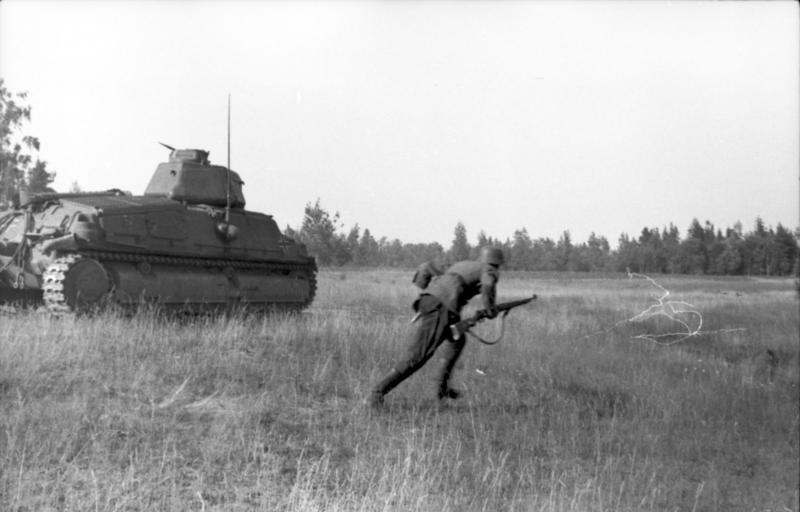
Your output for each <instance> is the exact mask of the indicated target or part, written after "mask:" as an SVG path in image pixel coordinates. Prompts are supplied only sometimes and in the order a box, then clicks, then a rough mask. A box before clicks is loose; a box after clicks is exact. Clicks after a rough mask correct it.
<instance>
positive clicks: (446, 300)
mask: <svg viewBox="0 0 800 512" xmlns="http://www.w3.org/2000/svg"><path fill="white" fill-rule="evenodd" d="M503 261H504V258H503V252H502V251H501V250H500V249H498V248H496V247H484V248H483V249H482V250H481V256H480V259H479V261H459V262H457V263H454V264H453V265H452V266H450V268H448V269H447V271H446V272H445V273H444V274H442V275H441V276H439V277H437V278H436V279H433V280H432V281H430V283H429V284H428V283H426V285H427V286H426V288H424V289H423V291H422V294H421V295H420V297H419V298H418V299H417V300H416V301H415V302H414V309H415V310H416V311H417V313H418V315H419V318H418V320H417V321H418V322H419V324H418V327H417V330H416V333H415V335H414V338H413V339H412V341H411V344H410V346H409V347H408V350H407V353H406V356H405V357H404V358H403V359H402V360H401V361H400V362H398V363H397V364H396V365H395V366H394V367H393V368H392V369H391V370H390V371H389V373H388V374H386V376H385V377H384V378H383V379H382V380H381V381H380V382H379V383H378V384H377V385H376V386H375V387H374V388H373V389H372V392H371V393H370V396H369V399H368V403H369V405H370V406H371V407H372V408H374V409H379V408H380V407H381V406H382V405H383V397H384V396H385V395H386V394H387V393H388V392H389V391H391V390H392V389H394V388H395V387H396V386H397V385H398V384H400V383H401V382H403V381H404V380H405V379H407V378H408V377H410V376H411V375H412V374H413V373H414V372H416V371H417V370H419V369H420V368H422V366H424V365H425V363H426V362H428V360H429V359H430V358H431V357H432V356H433V353H434V352H435V351H436V349H437V348H439V346H440V345H442V344H444V347H443V348H442V350H441V351H440V352H441V356H440V359H441V367H440V369H439V373H438V378H437V380H438V389H437V396H438V398H439V399H440V400H442V399H445V398H449V399H456V398H458V396H459V394H460V393H459V391H457V390H455V389H453V388H451V387H450V385H449V382H450V374H451V373H452V371H453V368H454V367H455V365H456V362H457V361H458V358H459V356H460V355H461V352H462V351H463V350H464V345H465V344H466V336H462V337H461V338H459V339H458V340H454V339H453V336H452V333H451V332H450V328H449V327H450V326H451V325H452V324H454V323H456V322H458V321H459V320H461V309H462V308H463V307H464V306H465V305H466V304H467V302H469V300H470V299H471V298H472V297H474V296H476V295H478V294H480V295H481V298H482V301H483V307H484V309H485V310H486V312H487V316H488V318H494V317H495V316H497V310H496V308H495V292H496V285H497V280H498V279H499V268H500V266H501V265H502V264H503Z"/></svg>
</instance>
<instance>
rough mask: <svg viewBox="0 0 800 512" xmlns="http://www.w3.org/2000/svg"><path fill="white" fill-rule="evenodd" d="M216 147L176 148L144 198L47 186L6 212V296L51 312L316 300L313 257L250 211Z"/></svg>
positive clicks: (2, 237)
mask: <svg viewBox="0 0 800 512" xmlns="http://www.w3.org/2000/svg"><path fill="white" fill-rule="evenodd" d="M207 157H208V153H207V152H205V151H202V150H175V151H172V154H171V155H170V161H169V162H166V163H162V164H160V165H159V166H158V168H157V170H156V173H155V175H154V176H153V179H152V180H151V182H150V185H149V186H148V188H147V190H146V191H145V194H144V195H142V196H133V195H130V194H126V193H123V192H121V191H119V190H111V191H107V192H96V193H82V194H43V195H39V196H36V197H33V198H31V199H30V200H23V201H22V204H21V205H20V206H19V207H18V208H15V209H12V210H6V211H3V212H0V301H4V302H28V303H38V302H41V303H43V304H44V305H45V306H46V307H47V308H48V309H50V310H51V311H53V312H54V313H65V312H80V311H84V310H90V309H94V308H97V307H102V306H105V305H107V304H116V305H119V306H123V307H136V306H139V305H142V304H157V305H159V307H161V308H164V309H166V310H170V311H186V312H204V311H217V310H229V309H232V308H234V309H236V308H246V309H256V310H261V309H273V308H280V309H290V310H299V309H302V308H304V307H306V306H308V305H309V304H310V303H311V302H312V301H313V299H314V295H315V292H316V272H317V267H316V263H315V261H314V259H313V257H310V256H309V255H308V254H307V252H306V250H305V247H304V246H303V245H302V244H299V243H297V242H295V241H294V240H292V239H290V238H288V237H286V236H284V235H283V234H282V233H281V232H280V230H279V228H278V226H277V224H276V223H275V221H274V220H273V218H272V217H271V216H269V215H266V214H263V213H258V212H252V211H248V210H245V209H244V204H245V202H244V196H243V195H242V184H243V182H242V181H241V179H240V178H239V176H238V174H236V173H235V172H233V171H230V170H229V169H227V168H225V167H221V166H214V165H210V164H209V163H208V159H207Z"/></svg>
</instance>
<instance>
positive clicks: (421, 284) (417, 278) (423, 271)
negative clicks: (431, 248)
mask: <svg viewBox="0 0 800 512" xmlns="http://www.w3.org/2000/svg"><path fill="white" fill-rule="evenodd" d="M443 273H444V265H437V264H436V263H434V262H433V261H426V262H425V263H423V264H422V265H420V266H419V267H417V271H416V272H414V277H412V278H411V282H412V283H414V286H416V287H417V288H419V289H420V290H424V289H425V288H427V287H428V285H429V284H430V282H431V280H432V279H433V278H434V277H438V276H440V275H442V274H443Z"/></svg>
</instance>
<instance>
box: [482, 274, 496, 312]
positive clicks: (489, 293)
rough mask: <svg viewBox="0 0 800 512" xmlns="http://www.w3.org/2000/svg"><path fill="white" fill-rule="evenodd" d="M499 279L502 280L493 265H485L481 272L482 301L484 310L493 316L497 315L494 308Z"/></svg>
mask: <svg viewBox="0 0 800 512" xmlns="http://www.w3.org/2000/svg"><path fill="white" fill-rule="evenodd" d="M498 279H500V273H499V272H498V270H497V269H496V268H495V267H493V266H491V265H487V264H484V265H483V269H482V272H481V300H482V301H483V307H484V309H486V311H488V312H491V313H492V315H493V316H494V315H495V314H496V312H495V311H494V308H495V304H496V302H495V298H496V296H497V281H498Z"/></svg>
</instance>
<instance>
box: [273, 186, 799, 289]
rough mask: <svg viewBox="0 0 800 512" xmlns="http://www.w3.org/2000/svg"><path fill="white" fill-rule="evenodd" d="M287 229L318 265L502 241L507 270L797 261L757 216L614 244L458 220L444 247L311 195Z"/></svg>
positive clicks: (467, 255)
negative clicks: (504, 233) (473, 228)
mask: <svg viewBox="0 0 800 512" xmlns="http://www.w3.org/2000/svg"><path fill="white" fill-rule="evenodd" d="M797 231H800V230H797ZM286 234H287V236H289V237H291V238H294V239H295V240H298V241H299V242H302V243H303V244H305V245H306V247H307V248H308V250H309V252H310V253H311V254H313V255H314V256H315V257H316V259H317V263H318V264H319V265H320V266H323V267H340V266H359V267H403V268H412V267H416V266H417V265H419V264H420V263H422V262H424V261H429V260H434V259H438V260H439V261H449V262H453V261H459V260H463V259H473V258H476V257H477V254H478V250H479V249H480V247H482V246H484V245H496V246H499V247H501V248H502V249H503V251H504V252H505V255H506V265H505V268H507V269H510V270H541V271H573V272H598V271H600V272H603V271H605V272H614V271H617V272H623V271H626V270H630V271H631V272H640V273H662V274H712V275H762V276H787V275H792V274H794V275H798V265H800V263H798V261H799V260H800V249H799V248H798V238H800V232H792V231H791V230H789V229H787V228H786V227H784V226H782V225H781V224H778V225H777V226H776V227H775V228H772V227H771V226H770V227H767V226H765V224H764V222H763V221H762V220H761V218H756V219H755V222H754V226H753V229H752V231H747V232H746V231H744V229H743V228H742V225H741V223H739V222H737V223H736V224H735V225H734V226H733V227H732V228H726V229H725V230H724V231H723V230H722V229H719V228H716V227H715V226H714V225H712V224H711V223H710V222H708V221H706V222H705V223H704V224H701V223H700V222H699V221H698V220H697V219H694V220H693V221H692V223H691V225H690V226H689V228H688V230H687V232H686V236H685V237H681V235H680V231H679V230H678V228H677V227H676V226H674V225H673V224H670V225H669V226H667V227H664V228H662V229H659V228H643V229H642V231H641V233H639V235H638V236H636V237H632V236H629V235H628V234H625V233H623V234H622V235H621V236H620V237H619V240H618V243H617V247H616V248H615V249H612V248H611V245H610V244H609V242H608V240H607V239H606V238H605V237H603V236H597V235H595V234H594V233H592V234H591V235H589V239H588V240H587V241H586V242H582V243H578V242H576V241H574V240H572V238H571V237H570V234H569V231H564V232H563V233H562V235H561V237H560V238H559V239H558V240H552V239H550V238H532V237H531V235H530V234H529V233H528V231H527V229H525V228H521V229H519V230H517V231H515V232H514V236H513V237H512V238H510V239H506V240H499V239H496V238H492V237H491V236H488V235H487V234H486V233H484V232H483V231H481V232H480V233H478V236H477V244H476V245H471V244H470V243H469V241H468V237H467V228H466V227H465V226H464V224H462V223H460V222H459V223H458V224H456V226H455V229H454V232H453V240H452V242H451V244H450V247H443V246H442V245H441V244H439V243H437V242H432V243H427V244H425V243H415V244H413V243H403V242H401V241H400V240H398V239H393V240H389V239H387V238H386V237H382V238H379V239H376V238H375V236H374V235H373V234H372V233H371V232H370V230H369V229H367V228H364V229H363V230H362V229H361V227H359V225H358V224H356V225H355V226H353V227H352V228H351V229H350V230H349V231H348V230H345V229H344V226H343V225H342V224H341V221H340V217H339V214H338V213H334V214H333V215H331V214H330V213H329V212H327V211H326V210H325V209H324V208H323V207H322V206H321V205H320V201H319V199H317V201H316V202H315V203H314V204H311V203H309V204H307V205H306V207H305V217H304V219H303V224H302V226H300V227H299V228H292V227H288V226H287V228H286Z"/></svg>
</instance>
